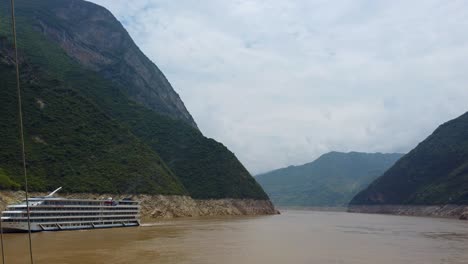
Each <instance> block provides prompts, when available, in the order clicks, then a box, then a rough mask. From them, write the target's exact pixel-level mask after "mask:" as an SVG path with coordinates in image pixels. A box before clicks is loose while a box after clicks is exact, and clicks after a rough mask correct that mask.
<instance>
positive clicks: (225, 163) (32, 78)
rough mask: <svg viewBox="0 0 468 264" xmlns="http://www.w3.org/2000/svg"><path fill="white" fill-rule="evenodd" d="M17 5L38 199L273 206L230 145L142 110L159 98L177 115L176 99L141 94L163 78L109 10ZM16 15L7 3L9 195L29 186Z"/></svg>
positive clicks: (1, 154) (4, 168)
mask: <svg viewBox="0 0 468 264" xmlns="http://www.w3.org/2000/svg"><path fill="white" fill-rule="evenodd" d="M16 2H17V22H18V24H17V28H18V43H19V44H20V55H21V65H20V69H21V75H22V78H21V80H22V82H23V83H22V86H23V88H24V110H25V118H26V119H25V126H26V130H25V131H26V139H27V140H26V150H27V157H28V163H29V164H28V166H29V167H30V175H31V178H32V179H35V181H32V182H31V187H32V190H36V191H42V190H44V191H45V190H50V189H53V188H55V187H56V186H57V185H58V186H64V188H65V189H67V190H69V191H70V192H112V193H128V192H131V193H145V194H178V195H184V194H188V195H190V196H191V197H192V198H198V199H213V198H216V199H220V198H239V199H245V198H250V199H259V200H268V196H267V195H266V194H265V192H264V191H263V190H262V188H261V187H260V186H259V185H258V183H257V182H256V181H255V179H253V177H252V176H251V175H250V174H249V172H248V171H247V170H246V169H245V168H244V167H243V165H242V164H241V163H240V162H239V160H238V159H237V158H236V156H235V155H234V154H233V153H232V152H231V151H229V150H228V149H227V148H226V147H225V146H224V145H223V144H221V143H219V142H216V141H215V140H213V139H209V138H206V137H205V136H203V134H202V133H201V132H200V131H199V130H198V129H197V128H196V127H194V126H195V124H194V123H191V122H189V121H187V120H184V119H183V118H181V117H180V116H179V117H177V116H174V115H173V114H176V115H178V114H177V111H171V113H170V114H168V113H166V112H164V111H158V110H157V109H155V108H154V107H149V106H148V105H145V104H143V103H141V102H137V99H136V98H137V97H138V96H140V95H141V97H142V98H143V97H144V98H146V99H148V98H151V97H152V96H153V95H154V96H156V95H157V96H156V97H157V98H156V97H155V98H153V99H154V100H150V99H148V100H149V102H150V103H156V104H157V105H158V107H159V105H160V104H159V103H158V102H159V101H161V102H162V104H163V105H165V106H164V107H169V106H171V105H175V103H174V102H173V100H172V99H174V98H172V97H171V96H172V95H174V94H175V93H174V92H173V91H172V88H170V86H165V88H161V87H159V88H158V89H160V88H161V89H163V90H164V89H166V90H165V91H166V92H167V93H168V94H172V95H168V94H166V95H164V92H161V91H163V90H161V91H160V90H157V89H156V88H154V87H153V88H154V89H156V90H154V89H153V88H151V87H152V86H144V87H146V88H141V87H143V86H141V85H143V84H145V85H146V84H151V85H153V84H157V83H158V81H157V80H156V79H151V78H156V77H157V76H158V74H160V72H159V73H158V74H156V73H157V72H158V71H156V70H157V68H156V67H155V66H154V65H153V64H152V63H151V62H149V61H148V60H147V59H146V57H144V56H143V55H142V54H141V52H139V50H138V48H136V46H135V45H134V44H133V42H131V39H129V37H128V35H127V34H126V32H125V31H122V26H121V25H120V24H119V23H118V22H117V21H116V20H115V19H114V18H113V17H112V16H111V15H110V13H109V12H108V11H106V10H105V9H103V8H101V7H98V6H96V5H93V4H90V3H86V2H84V1H78V0H59V1H58V0H41V1H27V0H17V1H16ZM8 8H9V6H8V4H7V1H0V25H5V26H4V27H0V40H2V43H4V46H5V47H6V50H7V51H6V52H2V55H4V56H0V72H1V74H2V76H3V77H4V78H2V79H0V88H1V89H0V92H1V93H2V94H4V95H5V96H1V97H0V118H1V121H2V122H1V124H0V126H1V128H2V129H1V130H0V135H1V136H0V146H2V148H0V169H1V173H0V188H14V187H16V186H18V184H21V183H22V181H21V173H20V172H21V162H20V160H21V159H20V156H19V155H18V153H19V152H18V150H19V145H18V139H17V135H18V131H17V127H18V126H17V118H16V116H15V113H17V108H16V106H15V102H16V97H15V89H16V87H15V84H14V74H13V73H14V71H13V70H12V64H11V54H10V55H9V52H10V51H11V39H9V37H10V36H11V32H9V29H10V25H9V23H10V21H11V20H10V19H9V16H8V13H7V10H8ZM88 9H90V10H88ZM80 23H83V24H82V25H81V26H78V25H80ZM86 28H87V30H88V31H89V32H88V31H86ZM114 37H115V38H116V39H114ZM104 40H108V41H104ZM88 42H89V43H88ZM109 42H113V43H110V44H109ZM119 43H120V44H119ZM165 45H167V44H165ZM9 49H10V51H8V50H9ZM119 49H121V50H119ZM140 55H141V56H140ZM142 56H143V57H142ZM145 63H146V64H148V65H149V64H150V65H152V66H154V67H149V66H148V65H146V64H145ZM145 65H146V66H148V67H146V66H145ZM116 67H117V68H118V69H124V70H122V71H120V70H117V71H114V70H115V69H117V68H116ZM119 67H123V68H119ZM127 70H128V71H127ZM132 71H133V72H134V73H131V72H132ZM155 72H156V73H155ZM155 76H156V77H155ZM161 76H162V75H161ZM161 76H160V77H161ZM134 78H136V79H134ZM145 78H149V79H146V81H148V83H147V82H146V81H144V80H145ZM161 78H162V77H161ZM164 80H165V79H164ZM140 88H141V89H140ZM145 89H149V90H151V91H152V92H154V94H153V95H151V94H146V93H145V91H147V90H145ZM135 91H136V93H133V94H132V92H135ZM138 94H139V95H138ZM155 94H156V95H155ZM137 95H138V96H137ZM171 98H172V99H171ZM158 100H159V101H158ZM177 100H179V101H180V99H177ZM180 103H181V102H180ZM176 108H177V107H176ZM167 109H169V108H167ZM174 109H175V108H174ZM179 110H180V109H179ZM179 114H180V113H179ZM2 179H3V180H2ZM2 181H3V183H2Z"/></svg>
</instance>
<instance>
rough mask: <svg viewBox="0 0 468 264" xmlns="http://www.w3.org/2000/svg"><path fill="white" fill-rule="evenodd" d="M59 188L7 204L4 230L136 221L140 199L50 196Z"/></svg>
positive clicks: (77, 227) (132, 223)
mask: <svg viewBox="0 0 468 264" xmlns="http://www.w3.org/2000/svg"><path fill="white" fill-rule="evenodd" d="M58 190H60V188H59V189H57V190H55V191H54V192H52V193H51V194H49V195H47V196H43V197H33V198H29V199H28V201H23V202H22V203H19V204H13V205H8V206H7V208H6V209H5V211H3V212H2V217H1V224H2V230H3V231H4V232H28V230H29V227H28V219H29V221H30V227H31V231H32V232H40V231H62V230H80V229H96V228H112V227H130V226H139V225H140V214H139V211H140V203H139V202H138V201H133V200H132V199H130V198H126V199H123V200H113V199H112V198H108V199H106V200H93V199H66V198H60V197H53V194H54V193H56V192H57V191H58Z"/></svg>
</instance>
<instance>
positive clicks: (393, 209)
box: [348, 204, 468, 220]
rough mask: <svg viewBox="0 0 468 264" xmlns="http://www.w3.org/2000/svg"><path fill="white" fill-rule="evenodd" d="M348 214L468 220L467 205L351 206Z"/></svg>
mask: <svg viewBox="0 0 468 264" xmlns="http://www.w3.org/2000/svg"><path fill="white" fill-rule="evenodd" d="M348 212H350V213H368V214H392V215H406V216H427V217H443V218H457V219H460V220H468V205H456V204H445V205H351V206H349V207H348Z"/></svg>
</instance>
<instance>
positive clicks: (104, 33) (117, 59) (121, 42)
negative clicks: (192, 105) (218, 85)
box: [16, 0, 196, 127]
mask: <svg viewBox="0 0 468 264" xmlns="http://www.w3.org/2000/svg"><path fill="white" fill-rule="evenodd" d="M16 2H17V7H18V9H19V13H20V14H21V13H23V12H25V13H31V14H33V15H32V16H31V17H30V18H31V20H32V23H33V25H34V28H35V30H37V31H39V32H41V33H42V34H43V35H44V36H45V37H47V38H48V39H49V40H51V41H53V42H55V43H57V44H58V45H59V46H60V47H61V48H62V49H63V51H65V52H66V53H67V55H68V56H70V57H71V58H73V59H75V60H76V61H77V62H79V63H80V64H81V65H83V66H85V67H86V68H87V69H90V70H92V71H95V72H97V73H98V74H99V75H101V76H104V77H105V78H107V79H109V80H111V81H112V82H114V83H116V84H119V85H121V86H122V87H123V88H124V91H125V92H126V94H127V95H128V96H129V98H131V99H132V100H134V101H136V102H138V103H141V104H142V105H145V106H147V107H149V108H150V109H152V110H155V111H156V112H158V113H160V114H164V115H168V116H170V117H173V118H177V119H180V120H183V121H185V122H186V123H188V124H190V125H191V126H193V127H196V124H195V121H194V120H193V118H192V116H191V115H190V113H189V112H188V111H187V109H186V108H185V105H184V103H183V102H182V100H181V99H180V97H179V95H178V94H177V93H176V92H175V91H174V89H173V88H172V86H171V84H170V83H169V81H168V80H167V79H166V77H165V76H164V75H163V73H162V72H161V71H160V70H159V68H158V67H157V66H156V65H155V64H154V63H153V62H152V61H150V60H149V59H148V58H147V57H146V56H145V55H144V54H143V53H142V52H141V51H140V49H139V48H138V46H137V45H136V44H135V43H134V41H133V40H132V38H131V37H130V36H129V34H128V33H127V31H126V30H125V28H124V27H123V26H122V25H121V24H120V22H119V21H118V20H117V19H116V18H115V17H114V16H113V15H112V13H110V12H109V11H108V10H107V9H105V8H103V7H101V6H98V5H95V4H93V3H90V2H86V1H82V0H65V1H64V0H46V1H37V3H35V1H26V0H18V1H16ZM39 2H40V3H39ZM43 12H47V15H46V16H45V14H44V13H43Z"/></svg>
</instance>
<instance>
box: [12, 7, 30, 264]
mask: <svg viewBox="0 0 468 264" xmlns="http://www.w3.org/2000/svg"><path fill="white" fill-rule="evenodd" d="M11 22H12V29H13V47H14V49H15V64H16V89H17V91H18V110H19V123H20V134H21V135H20V136H21V150H22V157H23V172H24V190H25V197H26V211H27V217H28V238H29V256H30V259H31V264H34V259H33V253H32V240H31V217H30V214H31V212H30V211H29V193H28V174H27V170H26V153H25V147H24V128H23V106H22V103H21V87H20V73H19V63H18V46H17V43H16V18H15V0H11Z"/></svg>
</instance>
